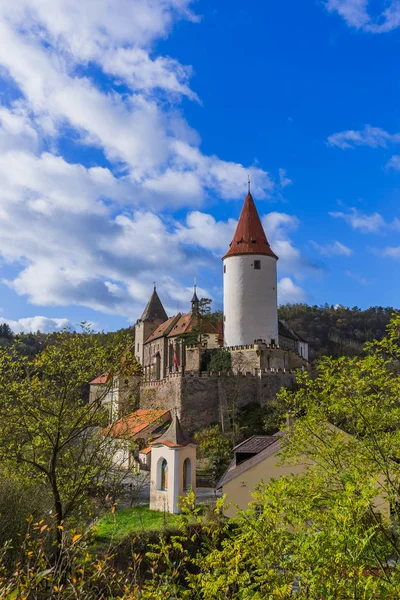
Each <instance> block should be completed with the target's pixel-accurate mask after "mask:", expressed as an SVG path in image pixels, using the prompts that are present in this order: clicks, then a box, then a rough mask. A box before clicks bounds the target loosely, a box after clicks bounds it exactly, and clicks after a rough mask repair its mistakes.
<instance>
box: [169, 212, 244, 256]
mask: <svg viewBox="0 0 400 600" xmlns="http://www.w3.org/2000/svg"><path fill="white" fill-rule="evenodd" d="M236 225H237V221H235V219H228V221H226V222H225V221H217V220H216V219H215V218H214V217H213V216H212V215H209V214H206V213H202V212H198V211H195V212H191V213H189V214H188V215H187V217H186V224H185V225H184V224H177V232H176V235H177V237H178V239H179V240H180V241H182V242H183V243H186V244H193V245H196V246H201V247H202V248H206V249H207V250H213V251H219V252H220V254H221V256H222V254H223V253H224V252H226V251H227V250H228V247H229V244H230V242H231V240H232V237H233V234H234V232H235V228H236Z"/></svg>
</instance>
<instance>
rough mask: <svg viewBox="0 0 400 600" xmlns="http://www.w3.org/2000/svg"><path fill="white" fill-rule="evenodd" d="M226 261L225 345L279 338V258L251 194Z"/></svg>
mask: <svg viewBox="0 0 400 600" xmlns="http://www.w3.org/2000/svg"><path fill="white" fill-rule="evenodd" d="M222 260H223V262H224V344H225V346H228V347H231V346H243V345H246V346H247V345H251V344H254V342H255V340H260V339H261V340H264V341H265V342H266V343H267V344H276V343H277V340H278V301H277V273H276V263H277V260H278V257H277V256H276V254H275V253H274V252H273V251H272V249H271V246H270V245H269V243H268V240H267V236H266V235H265V232H264V228H263V226H262V223H261V220H260V217H259V216H258V212H257V209H256V205H255V204H254V200H253V196H252V195H251V193H250V181H249V189H248V192H247V196H246V198H245V201H244V204H243V208H242V212H241V215H240V218H239V222H238V224H237V227H236V231H235V235H234V236H233V240H232V242H231V243H230V246H229V250H228V252H227V253H226V254H225V256H224V257H223V259H222Z"/></svg>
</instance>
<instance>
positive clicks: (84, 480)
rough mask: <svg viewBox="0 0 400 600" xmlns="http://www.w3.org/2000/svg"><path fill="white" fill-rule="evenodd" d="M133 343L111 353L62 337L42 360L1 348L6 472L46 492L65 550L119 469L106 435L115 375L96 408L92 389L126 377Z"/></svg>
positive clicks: (78, 336)
mask: <svg viewBox="0 0 400 600" xmlns="http://www.w3.org/2000/svg"><path fill="white" fill-rule="evenodd" d="M125 344H126V340H125V339H120V338H117V339H116V341H115V344H114V347H113V348H112V349H110V348H108V349H107V351H106V350H105V349H104V347H103V346H102V345H101V343H100V341H99V340H98V338H96V336H93V335H92V332H90V331H89V330H88V329H87V328H85V327H84V328H83V331H82V333H71V332H67V331H65V332H61V333H58V334H56V335H55V336H54V338H53V341H52V343H51V344H49V345H48V346H46V347H45V348H44V350H43V351H42V352H40V353H39V354H37V355H36V356H34V357H27V356H23V355H21V354H20V353H19V352H18V351H17V349H16V348H15V347H10V348H5V349H0V421H1V424H2V426H1V429H0V460H1V465H2V469H3V470H6V469H8V470H10V471H11V472H14V473H20V474H21V476H24V477H30V478H31V479H32V481H33V480H36V481H42V482H43V483H44V484H45V485H46V487H47V488H48V489H49V491H50V493H51V497H52V501H53V514H54V515H55V518H56V522H57V541H58V544H59V545H60V544H61V541H62V527H63V524H64V522H65V521H66V520H67V519H68V518H69V517H71V516H72V515H76V514H78V513H79V512H81V511H82V509H83V508H84V506H85V504H86V502H87V499H88V495H89V494H93V493H95V490H96V486H98V484H99V482H102V484H104V482H107V478H108V477H109V474H111V473H112V470H113V468H114V467H113V463H112V458H113V452H114V449H115V441H113V440H111V439H110V437H109V436H108V435H106V434H105V433H104V431H102V429H101V426H102V424H103V423H104V407H103V400H104V398H105V397H106V395H107V393H108V391H109V389H110V386H111V385H112V376H110V377H109V378H108V379H107V382H106V383H105V384H104V385H103V386H102V389H101V391H100V392H99V393H98V394H97V397H96V399H95V401H93V402H88V400H87V384H88V382H89V381H91V380H92V379H93V378H94V377H95V376H96V375H98V374H99V373H102V372H104V371H108V373H109V374H110V375H112V374H113V373H116V372H118V369H119V366H120V362H121V357H123V356H124V353H126V345H125ZM124 368H126V369H128V368H129V367H128V365H127V364H126V365H125V367H124ZM131 368H134V369H135V370H136V368H137V365H136V364H135V365H133V364H132V363H131Z"/></svg>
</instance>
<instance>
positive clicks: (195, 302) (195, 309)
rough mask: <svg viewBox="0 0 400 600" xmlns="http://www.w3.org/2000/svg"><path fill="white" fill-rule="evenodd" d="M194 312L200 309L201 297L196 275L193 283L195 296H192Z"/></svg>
mask: <svg viewBox="0 0 400 600" xmlns="http://www.w3.org/2000/svg"><path fill="white" fill-rule="evenodd" d="M191 302H192V313H195V312H197V311H198V310H199V299H198V297H197V283H196V277H195V278H194V283H193V297H192V300H191Z"/></svg>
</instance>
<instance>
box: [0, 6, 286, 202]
mask: <svg viewBox="0 0 400 600" xmlns="http://www.w3.org/2000/svg"><path fill="white" fill-rule="evenodd" d="M43 4H46V5H47V4H48V3H47V2H45V3H43ZM55 4H56V8H57V10H56V11H55V13H56V14H55V24H54V23H53V19H49V18H48V14H47V12H46V11H45V10H34V9H33V8H32V7H31V3H30V2H27V1H26V0H25V2H22V6H23V8H24V9H23V10H22V9H14V10H13V11H11V13H10V14H9V13H8V12H7V11H6V9H5V7H4V6H3V15H4V18H3V20H1V16H2V15H1V13H2V10H1V9H2V4H1V3H0V34H1V37H2V40H3V44H2V46H1V48H0V63H1V64H2V65H3V67H4V68H6V69H7V70H8V72H9V74H10V76H11V77H12V78H13V79H14V81H15V83H16V84H17V85H18V87H19V88H20V90H21V93H22V94H23V97H24V99H25V102H26V103H27V105H29V109H30V110H31V111H32V113H33V114H34V116H35V119H36V121H37V122H38V123H39V124H40V126H41V127H43V128H44V129H45V130H46V132H47V133H48V134H53V135H56V134H57V131H58V129H59V127H60V126H61V125H63V124H64V123H66V124H68V125H69V126H70V127H73V128H74V129H75V130H76V134H77V135H79V136H80V139H81V141H82V142H83V143H86V144H91V145H93V146H97V147H99V148H101V149H102V150H103V151H104V153H105V155H106V157H107V158H108V160H110V161H111V162H113V163H122V164H123V165H124V166H125V167H126V168H128V169H129V178H130V180H131V181H133V182H135V183H137V184H139V185H142V184H144V183H146V182H147V181H149V183H148V188H149V189H150V190H154V185H155V184H154V182H158V184H159V186H160V184H161V187H159V190H160V191H162V189H163V188H162V184H163V183H166V184H167V185H168V184H169V183H168V181H166V182H165V181H163V176H164V177H165V173H166V172H167V171H168V173H169V175H170V176H171V173H172V172H175V173H176V174H177V175H181V174H182V172H187V171H189V172H190V173H192V174H193V178H197V180H198V181H197V188H204V189H210V190H212V191H214V192H216V193H217V194H219V195H220V196H222V197H223V198H227V199H230V198H232V197H235V198H238V197H241V196H242V194H243V185H244V182H245V180H246V175H247V172H250V174H251V176H252V178H253V179H254V181H255V186H256V187H255V191H256V192H257V195H258V197H259V198H262V197H265V196H266V195H267V194H270V193H271V191H272V190H273V187H274V186H273V182H272V179H271V177H270V176H269V174H268V173H266V172H264V171H263V170H262V169H259V168H256V167H250V168H245V167H243V166H242V165H240V164H237V163H232V162H227V161H223V160H221V159H219V158H218V157H215V156H204V155H203V154H202V153H201V152H200V150H199V148H198V143H199V140H198V136H196V135H195V134H194V133H193V131H192V130H191V129H190V127H188V126H187V124H186V122H185V120H184V119H183V117H182V116H181V115H179V113H178V111H177V110H176V109H175V108H172V109H171V107H168V105H166V104H165V103H164V102H159V101H158V97H157V95H156V94H149V93H142V92H143V89H142V87H143V86H142V85H139V83H138V82H139V80H144V81H146V82H148V83H149V85H150V82H151V80H152V77H153V75H154V73H153V75H151V73H150V72H149V71H151V70H152V69H153V71H154V70H156V71H157V73H158V75H157V77H156V79H157V87H160V88H161V87H163V89H164V90H166V91H171V89H172V88H173V89H174V91H175V92H176V93H178V91H179V85H172V84H171V81H170V80H171V77H172V74H173V73H174V70H173V69H172V67H171V65H172V64H173V65H174V67H175V71H177V70H178V71H179V73H181V74H182V73H186V76H188V74H189V70H187V69H184V68H183V67H181V66H180V65H178V63H177V62H176V61H172V60H171V59H167V58H165V59H162V60H161V59H160V60H161V62H160V64H161V63H162V64H164V63H165V65H166V68H165V73H164V76H163V77H161V76H159V71H160V68H161V67H160V64H159V66H158V67H157V68H156V69H155V67H154V65H155V64H158V63H154V61H153V62H151V61H150V59H146V50H145V49H143V48H142V49H141V51H140V50H139V51H138V49H137V43H138V40H141V39H142V37H141V35H140V32H137V31H136V29H137V28H136V29H135V27H132V31H130V33H129V30H128V29H127V28H126V26H125V27H124V28H123V31H124V32H125V34H120V33H117V28H116V27H115V26H113V25H110V23H109V22H108V21H109V20H110V21H111V23H112V21H113V15H114V12H115V10H116V7H114V5H113V6H112V7H111V3H110V2H109V1H108V0H107V1H106V0H102V1H101V2H100V3H99V15H96V16H95V17H94V24H92V23H91V22H90V20H88V15H87V16H86V17H85V18H84V19H83V21H82V22H80V23H79V25H78V26H77V29H78V31H79V32H80V33H81V34H82V39H81V38H80V37H79V38H78V37H77V36H76V33H75V32H72V29H73V23H74V21H72V22H70V21H71V15H73V16H74V18H80V17H81V16H82V14H81V13H82V10H81V8H80V6H81V3H80V2H79V1H78V0H69V2H68V3H67V2H66V0H65V1H61V0H59V1H58V2H56V3H55ZM67 4H68V7H67ZM119 4H120V5H121V10H123V9H125V10H126V12H127V14H125V18H126V19H128V18H129V15H130V14H131V7H130V5H131V4H132V6H136V7H138V8H139V9H140V10H141V6H142V3H141V2H131V3H128V2H127V0H125V1H122V0H119ZM144 4H146V5H147V4H148V3H144ZM187 5H188V2H184V1H183V0H182V1H179V0H171V2H167V1H163V2H161V1H160V2H159V1H157V0H154V8H155V13H154V16H153V17H152V18H151V19H150V14H147V13H148V11H147V12H146V11H144V12H145V14H146V18H144V27H145V28H147V27H148V26H150V25H149V22H148V21H149V19H150V21H151V20H153V19H154V22H155V23H157V15H158V17H159V19H158V20H159V23H158V29H157V28H156V29H155V30H153V29H151V28H150V29H151V31H150V34H151V35H150V34H149V35H150V38H151V39H153V37H154V36H157V35H158V36H159V35H165V33H166V28H167V25H166V23H170V22H171V20H172V16H173V15H174V14H175V13H176V12H178V14H181V13H182V12H183V13H184V14H185V15H186V14H187ZM128 7H129V10H128ZM67 8H68V10H67ZM28 9H31V10H28ZM158 9H159V10H158ZM167 9H168V10H167ZM175 9H179V10H178V11H176V10H175ZM96 10H97V5H96ZM107 10H110V12H111V13H112V14H110V15H108V14H107ZM157 10H158V12H157ZM63 11H64V12H65V13H66V14H64V12H63ZM89 12H90V11H89ZM139 12H140V11H139ZM49 14H52V11H51V9H49ZM62 16H63V17H64V19H62V18H61V17H62ZM117 22H118V24H119V23H120V18H118V19H117ZM135 22H136V23H137V22H139V23H140V19H138V17H137V16H135ZM114 25H115V24H114ZM20 29H22V30H28V31H29V36H27V35H25V36H24V35H22V34H21V31H20ZM82 30H83V31H82ZM148 33H149V32H148V31H147V29H146V31H145V32H144V37H145V38H147V37H148V35H147V34H148ZM112 34H114V35H115V37H114V38H110V37H109V36H111V35H112ZM69 36H71V39H69ZM91 36H93V39H92V37H91ZM127 36H128V38H129V40H128V39H127ZM129 36H131V37H129ZM135 36H136V37H135ZM45 43H47V44H46V46H45V45H44V44H45ZM123 43H126V44H128V45H129V43H130V44H131V46H129V47H130V48H131V50H130V52H131V54H132V52H133V53H135V56H136V58H137V59H138V64H139V67H137V63H132V64H130V66H129V69H130V70H131V73H132V76H131V79H132V81H133V83H132V91H133V92H134V93H132V94H125V95H123V94H121V93H117V92H115V91H113V92H110V93H106V92H104V91H103V90H101V89H100V88H99V87H98V86H97V85H96V83H95V81H93V80H92V79H90V78H89V77H88V76H82V75H78V74H77V72H76V69H75V67H76V66H81V67H84V66H85V61H88V60H95V59H96V58H97V59H98V60H99V61H100V63H101V64H102V61H104V60H105V57H107V56H108V54H107V52H108V51H109V50H110V49H112V52H113V53H115V52H116V50H121V52H122V51H123V52H125V51H126V47H125V46H121V44H123ZM139 43H140V42H139ZM118 44H120V46H118ZM2 48H3V51H2ZM6 49H7V50H6ZM110 51H111V50H110ZM138 57H139V58H138ZM139 59H140V60H139ZM162 61H164V62H162ZM71 63H72V64H71ZM111 63H112V64H114V62H113V61H111ZM143 64H145V65H147V66H146V68H145V69H144V71H143V68H142V67H143ZM150 64H151V65H152V66H151V68H150V66H149V65H150ZM107 65H108V67H107V70H108V71H109V70H110V69H111V67H110V64H109V63H107ZM135 65H136V67H137V68H138V72H136V71H135ZM135 73H136V75H135ZM134 75H135V77H136V79H135V77H134ZM153 79H154V77H153ZM178 79H179V78H178ZM186 79H187V77H186ZM186 79H185V81H186ZM180 80H182V76H181V77H180ZM135 81H136V84H135ZM135 85H137V86H138V87H134V86H135ZM185 90H186V91H185V93H186V95H191V96H192V97H193V96H194V95H193V94H189V91H188V88H187V85H186V84H185ZM181 91H182V90H181ZM146 92H149V90H146ZM152 183H153V185H151V184H152ZM193 185H194V186H196V184H195V182H192V186H193ZM198 196H199V194H198V193H197V195H196V201H197V200H198Z"/></svg>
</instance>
